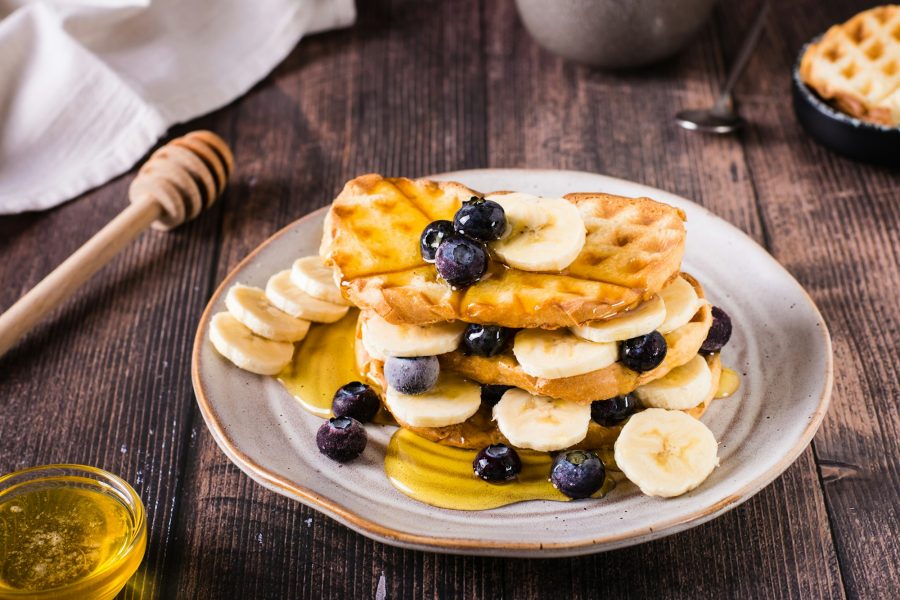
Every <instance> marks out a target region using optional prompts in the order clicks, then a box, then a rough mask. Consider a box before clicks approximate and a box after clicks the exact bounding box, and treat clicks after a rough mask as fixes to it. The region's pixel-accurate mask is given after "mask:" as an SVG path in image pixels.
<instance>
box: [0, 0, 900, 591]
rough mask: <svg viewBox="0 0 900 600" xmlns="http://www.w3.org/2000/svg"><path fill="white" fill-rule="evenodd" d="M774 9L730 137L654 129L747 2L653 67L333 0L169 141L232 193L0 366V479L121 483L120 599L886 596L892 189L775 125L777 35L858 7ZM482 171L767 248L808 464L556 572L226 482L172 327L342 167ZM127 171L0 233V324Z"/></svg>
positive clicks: (509, 22) (422, 9)
mask: <svg viewBox="0 0 900 600" xmlns="http://www.w3.org/2000/svg"><path fill="white" fill-rule="evenodd" d="M774 4H775V7H774V10H773V14H772V17H771V19H770V21H769V24H768V26H767V29H766V32H765V34H764V37H763V41H762V43H761V44H760V48H759V50H758V51H757V53H756V54H755V55H754V57H753V59H752V60H751V62H750V65H749V67H748V70H747V73H746V75H745V77H744V79H743V80H742V81H741V83H740V84H739V85H738V88H737V92H736V95H737V99H738V101H739V102H740V104H741V106H742V110H743V111H744V113H745V114H746V116H748V117H749V119H750V121H751V122H752V124H753V126H752V127H751V128H750V129H748V130H747V131H745V132H744V133H742V134H741V135H739V136H736V137H727V138H720V137H709V136H703V135H697V134H692V133H687V132H684V131H682V130H680V129H678V128H677V127H676V126H675V125H674V123H673V121H672V119H671V117H672V115H674V113H675V112H677V111H678V110H680V109H682V108H692V107H698V106H704V105H708V104H711V103H712V101H713V99H714V97H715V93H716V91H717V89H718V87H719V85H720V84H721V82H722V81H723V80H724V78H725V73H726V69H727V65H728V63H729V61H730V60H731V59H732V58H733V57H734V56H735V54H736V52H737V49H738V46H739V43H740V38H741V36H742V34H743V32H744V31H745V28H746V24H747V23H748V22H749V20H750V18H751V16H752V13H753V11H754V10H755V3H722V4H721V5H720V7H719V8H717V10H716V12H715V14H714V18H713V20H712V21H711V22H710V24H709V25H708V26H707V27H706V28H705V29H704V30H703V31H702V33H701V34H700V36H699V37H698V38H697V40H696V42H695V43H694V44H692V45H691V46H689V47H688V48H687V49H686V50H685V51H684V52H682V53H681V54H680V55H678V56H677V57H675V58H673V59H671V60H668V61H666V62H664V63H661V64H659V65H656V66H653V67H649V68H645V69H640V70H635V71H630V72H620V73H609V72H599V71H593V70H590V69H587V68H584V67H580V66H577V65H572V64H567V63H564V62H563V61H561V60H559V59H557V58H556V57H554V56H552V55H550V54H549V53H547V52H545V51H543V50H542V49H540V48H539V47H537V46H536V45H535V44H534V42H532V41H531V39H530V38H529V37H528V35H527V34H526V32H525V31H524V30H523V28H522V26H521V24H520V22H519V20H518V18H517V16H516V14H515V8H514V5H513V2H512V1H511V0H505V1H501V2H488V1H486V0H480V1H479V0H459V1H449V0H448V1H444V2H439V1H436V0H432V1H427V2H426V1H413V0H405V1H403V0H395V1H390V0H372V1H370V2H361V3H359V5H360V6H359V9H360V14H359V20H358V24H357V26H355V27H354V28H352V29H350V30H346V31H341V32H334V33H328V34H323V35H319V36H315V37H313V38H310V39H308V40H304V41H302V42H301V43H300V44H299V46H298V47H297V48H296V49H295V50H294V51H293V52H292V53H291V55H290V56H289V57H288V58H287V60H286V61H285V62H284V63H283V64H282V65H281V66H280V67H278V69H276V71H275V72H274V73H273V75H271V76H270V77H268V78H267V79H266V80H264V81H263V82H262V83H260V84H259V85H258V86H256V87H255V88H254V89H253V90H251V91H250V92H249V93H248V94H247V95H246V96H245V97H244V98H242V99H240V100H239V101H237V102H235V103H233V104H232V105H230V106H228V107H226V108H224V109H222V110H220V111H218V112H217V113H214V114H213V115H210V116H208V117H205V118H203V119H200V120H197V121H194V122H191V123H188V124H185V125H183V126H180V127H178V128H176V130H175V131H173V132H171V136H175V135H178V134H180V133H183V132H185V131H188V130H190V129H195V128H199V127H203V128H208V129H211V130H213V131H216V132H217V133H219V134H220V135H222V136H223V137H224V138H225V139H226V141H228V142H229V144H231V146H232V148H233V149H234V152H235V160H236V164H237V165H238V167H237V171H236V174H235V179H234V183H233V185H232V186H231V188H230V190H229V191H228V192H226V194H225V196H224V197H223V198H222V199H221V200H220V202H219V205H218V206H217V207H215V208H214V209H213V210H212V211H211V213H210V214H208V215H205V216H203V217H201V218H200V219H199V220H198V221H196V222H194V223H192V224H189V225H188V226H187V227H186V228H185V229H184V230H179V231H177V232H174V233H171V234H158V233H153V234H147V235H145V236H142V237H141V238H139V240H138V243H136V244H135V245H133V246H132V247H130V248H129V249H128V250H126V252H125V253H124V254H122V255H120V256H119V257H118V258H117V259H116V260H115V261H114V262H113V263H112V264H111V265H109V267H107V268H106V269H104V270H103V271H101V273H100V274H99V276H98V277H97V278H95V279H94V280H93V281H92V282H91V283H89V284H88V286H87V287H86V288H84V289H82V290H81V292H80V293H79V294H78V295H77V296H76V298H75V299H74V300H73V302H71V303H70V304H68V305H67V306H65V307H64V308H62V309H61V310H59V311H57V313H55V314H53V315H51V317H50V319H49V320H48V321H47V322H46V323H45V324H44V325H42V326H40V327H39V328H38V329H37V330H35V331H34V332H33V333H32V334H31V335H30V336H29V337H27V338H26V339H25V340H24V342H23V343H22V344H21V345H19V346H17V347H15V348H14V349H13V350H12V352H11V353H10V354H8V355H7V356H6V357H5V358H2V359H0V472H7V471H10V470H13V469H17V468H21V467H24V466H27V465H34V464H44V463H49V462H54V461H65V462H73V461H74V462H85V463H88V464H93V465H97V466H100V467H103V468H107V469H110V470H112V471H113V472H116V473H119V474H121V475H122V476H124V477H125V478H126V479H127V480H129V481H130V482H131V483H132V484H134V485H135V486H136V488H137V489H138V491H139V492H140V493H141V496H142V498H143V499H144V502H145V504H146V505H147V507H148V512H149V516H150V545H149V549H148V554H147V558H146V560H145V562H144V565H143V567H142V569H141V570H140V571H139V574H138V576H137V577H136V578H135V579H133V580H132V582H131V583H130V584H129V587H128V588H127V589H126V590H125V591H124V592H123V593H122V595H121V597H123V598H323V597H334V598H406V597H409V598H426V597H427V598H542V597H563V596H564V597H571V598H592V597H612V598H617V597H636V598H637V597H640V598H645V597H653V598H667V599H668V598H754V599H755V598H773V599H780V598H798V599H807V598H842V597H848V598H888V597H892V596H895V595H896V594H895V592H896V590H897V582H898V581H900V572H898V566H897V565H898V564H900V548H898V546H897V544H895V543H894V540H895V539H896V536H897V534H898V533H900V531H898V526H897V523H898V522H900V519H898V514H897V506H898V497H897V496H898V494H897V490H898V489H900V481H898V463H900V459H898V456H900V448H898V439H900V437H898V433H900V432H898V423H900V418H898V410H900V409H898V407H897V402H896V400H897V398H900V380H898V375H897V371H896V369H895V364H896V362H897V358H898V352H897V350H898V346H897V342H896V340H897V337H898V333H900V331H898V318H900V302H898V300H897V298H898V297H900V269H898V266H900V244H898V243H897V232H898V231H900V206H898V204H897V202H896V190H897V189H898V183H900V176H898V174H897V173H894V172H889V171H887V170H884V169H878V168H873V167H868V166H865V165H860V164H858V163H854V162H851V161H848V160H845V159H842V158H840V157H837V156H834V155H832V154H831V153H829V152H828V151H826V150H824V149H822V148H820V147H819V146H817V145H815V144H814V143H813V142H812V141H810V140H809V139H808V138H807V137H806V136H805V135H804V134H803V132H802V131H801V130H800V129H799V127H798V125H797V124H796V121H795V119H794V117H793V114H792V112H791V109H790V104H789V96H788V94H789V88H788V75H787V74H788V72H789V68H790V66H791V64H792V63H793V60H794V59H795V54H796V52H797V50H798V49H799V47H800V45H801V44H802V43H803V42H804V41H805V40H807V39H809V38H810V37H812V36H813V35H815V34H816V33H817V32H819V31H821V30H822V29H824V28H825V27H826V26H827V25H829V24H830V23H832V22H834V21H838V20H842V19H844V18H846V17H848V16H850V15H851V14H853V13H854V12H856V11H857V10H859V9H861V8H863V3H860V2H849V1H845V0H840V1H837V2H829V3H816V2H812V1H811V0H803V1H798V2H795V3H774ZM482 166H497V167H549V168H570V169H584V170H589V171H596V172H602V173H605V174H609V175H613V176H617V177H623V178H627V179H631V180H634V181H639V182H642V183H647V184H649V185H654V186H657V187H661V188H664V189H667V190H670V191H672V192H675V193H678V194H681V195H683V196H686V197H688V198H691V199H693V200H695V201H697V202H699V203H701V204H703V205H704V206H706V207H708V208H709V209H710V210H712V211H714V212H716V213H717V214H719V215H720V216H722V217H724V218H726V219H728V220H729V221H731V222H732V223H734V224H736V225H737V226H738V227H740V228H742V229H743V230H744V231H746V232H747V233H748V234H749V235H751V236H752V237H754V238H755V239H756V240H758V241H759V242H760V243H763V244H764V245H766V246H767V247H768V248H769V249H770V251H772V252H773V253H774V254H775V256H776V257H777V258H778V259H779V260H780V261H781V262H782V263H783V264H785V266H786V267H787V268H788V269H789V270H790V271H791V272H792V273H793V274H794V275H795V276H796V277H797V278H798V279H799V280H800V281H801V283H803V285H804V286H805V287H806V288H807V289H808V290H809V291H810V292H811V294H812V295H813V296H814V298H815V300H816V302H817V303H818V304H819V306H820V308H821V309H822V310H823V312H824V314H825V318H826V320H827V321H828V323H829V325H830V327H831V331H832V335H833V337H834V342H835V358H836V365H837V374H836V387H835V395H834V400H833V405H832V410H831V412H830V413H829V415H828V417H827V418H826V422H825V424H824V426H823V428H822V431H821V432H820V433H819V435H818V436H817V437H816V439H815V441H814V445H813V446H812V447H811V449H809V450H807V451H806V452H805V453H804V454H803V455H802V456H801V458H800V459H799V460H798V461H797V462H796V463H795V464H794V465H793V466H792V467H791V468H790V469H788V471H787V472H786V473H785V474H784V475H783V476H782V477H780V478H778V479H777V480H776V481H775V482H773V483H772V484H771V485H770V486H768V487H767V488H766V489H764V490H763V491H762V492H761V493H760V494H758V495H757V496H755V497H754V498H752V499H751V500H749V501H748V502H746V503H745V504H744V505H742V506H740V507H738V508H737V509H735V510H733V511H731V512H729V513H727V514H726V515H724V516H722V517H721V518H719V519H716V520H715V521H712V522H710V523H707V524H705V525H702V526H700V527H697V528H695V529H692V530H690V531H687V532H684V533H681V534H677V535H675V536H671V537H668V538H665V539H662V540H657V541H655V542H651V543H648V544H644V545H641V546H637V547H632V548H627V549H624V550H619V551H615V552H608V553H605V554H600V555H595V556H587V557H580V558H575V559H565V560H510V559H493V558H473V557H458V556H449V555H437V554H428V553H422V552H413V551H407V550H400V549H397V548H393V547H390V546H386V545H383V544H380V543H376V542H373V541H371V540H369V539H367V538H365V537H363V536H360V535H358V534H356V533H353V532H352V531H350V530H348V529H347V528H345V527H343V526H341V525H338V524H337V523H335V522H334V521H332V520H331V519H329V518H327V517H324V516H323V515H321V514H319V513H317V512H315V511H314V510H312V509H309V508H307V507H305V506H303V505H300V504H298V503H295V502H292V501H290V500H288V499H286V498H284V497H281V496H278V495H276V494H273V493H271V492H269V491H267V490H265V489H263V488H262V487H260V486H258V485H257V484H255V483H254V482H252V481H251V480H250V479H249V478H247V477H246V476H244V475H243V474H242V473H241V472H240V471H239V470H238V469H237V468H236V467H234V466H233V465H232V464H231V463H230V462H229V461H228V460H227V458H226V457H225V456H224V454H222V452H221V451H220V450H219V449H218V447H217V446H216V445H215V443H214V441H213V440H212V438H211V436H210V435H209V433H208V432H207V430H206V428H205V425H204V423H203V420H202V418H201V416H200V414H199V411H198V410H197V409H196V407H195V403H194V400H193V394H192V391H191V388H190V378H189V349H190V344H191V341H192V336H193V331H194V328H195V326H196V323H197V320H198V318H199V314H200V311H201V310H202V308H203V305H204V304H205V302H206V299H207V298H208V297H209V295H210V294H211V292H212V290H213V289H214V286H215V284H216V283H217V282H218V281H220V280H221V279H222V278H224V276H225V274H226V273H227V272H228V271H229V270H230V269H231V268H232V267H233V266H234V265H235V264H237V262H238V261H240V260H241V259H242V258H243V257H244V256H245V255H246V254H247V253H248V252H249V251H250V250H252V249H253V248H254V247H255V246H256V245H258V244H259V243H260V242H262V241H263V240H264V239H266V238H267V237H268V236H269V235H271V234H272V233H274V232H275V231H276V230H278V229H280V228H281V227H283V226H284V225H286V224H288V223H289V222H290V221H292V220H294V219H296V218H298V217H300V216H302V215H304V214H306V213H307V212H309V211H310V210H313V209H315V208H317V207H319V206H322V205H324V204H326V203H327V202H328V201H330V199H331V198H332V197H333V196H334V195H335V194H336V192H337V191H338V190H339V189H340V187H341V185H342V184H343V182H344V181H345V180H346V179H349V178H351V177H353V176H355V175H357V174H359V173H363V172H369V171H379V172H382V173H384V174H388V175H410V176H418V175H425V174H427V173H433V172H441V171H447V170H454V169H463V168H473V167H482ZM127 179H128V178H123V179H120V180H118V181H115V182H112V183H110V184H108V185H106V186H104V187H102V188H101V189H99V190H96V191H94V192H91V193H89V194H87V195H85V196H84V197H83V198H81V199H79V200H78V201H76V202H72V203H69V204H67V205H64V206H62V207H60V208H58V209H56V210H53V211H48V212H46V213H41V214H27V215H21V216H14V217H2V218H0V254H2V257H3V259H4V260H2V261H0V281H3V282H4V283H5V285H4V286H3V287H2V288H0V306H2V307H5V306H9V305H10V304H11V303H12V302H13V300H14V299H15V298H17V297H18V296H19V295H20V294H21V293H22V292H24V291H25V290H26V289H28V288H29V287H30V286H31V285H33V284H34V283H35V282H36V281H38V280H39V279H40V278H41V277H42V276H43V275H44V274H46V273H47V272H49V271H50V270H51V269H52V268H53V267H54V266H55V265H56V264H58V263H59V262H60V261H61V260H62V259H63V258H64V257H65V256H67V255H68V253H70V252H71V251H72V250H73V249H74V248H75V247H77V246H78V244H79V243H81V241H83V240H84V239H86V238H87V237H89V236H90V234H91V233H93V232H94V231H96V230H97V229H98V228H99V227H100V226H101V225H102V224H103V223H105V222H106V221H107V220H108V219H109V218H111V216H112V215H114V214H115V213H116V212H118V211H119V210H120V209H121V208H122V206H124V202H125V196H126V189H127V183H128V181H127ZM689 226H690V225H689ZM47 232H52V236H48V234H47Z"/></svg>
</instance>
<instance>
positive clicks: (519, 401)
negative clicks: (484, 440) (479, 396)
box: [494, 388, 591, 452]
mask: <svg viewBox="0 0 900 600" xmlns="http://www.w3.org/2000/svg"><path fill="white" fill-rule="evenodd" d="M494 420H495V421H497V428H498V429H499V430H500V433H502V434H503V435H504V436H506V439H508V440H509V442H510V443H511V444H512V445H513V446H516V447H518V448H531V449H532V450H540V451H542V452H550V451H551V450H562V449H563V448H568V447H569V446H572V445H574V444H577V443H578V442H580V441H581V440H583V439H584V438H585V436H586V435H587V431H588V425H589V424H590V421H591V405H590V404H578V403H577V402H572V401H570V400H557V399H555V398H550V397H549V396H534V395H532V394H529V393H528V392H526V391H524V390H520V389H518V388H513V389H511V390H507V392H506V393H505V394H503V397H502V398H501V399H500V402H498V403H497V404H496V405H495V406H494Z"/></svg>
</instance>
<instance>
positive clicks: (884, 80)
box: [800, 4, 900, 125]
mask: <svg viewBox="0 0 900 600" xmlns="http://www.w3.org/2000/svg"><path fill="white" fill-rule="evenodd" d="M800 77H801V78H802V79H803V81H804V82H805V83H806V84H807V85H809V86H810V87H812V88H813V89H815V90H816V91H817V92H818V93H819V95H820V96H822V98H825V99H826V100H831V101H833V102H834V104H835V105H837V107H838V108H839V109H841V110H842V111H844V112H846V113H849V114H851V115H853V116H855V117H858V118H860V119H863V120H866V121H871V122H873V123H880V124H882V125H900V6H898V5H893V4H892V5H887V6H878V7H876V8H872V9H869V10H866V11H863V12H861V13H859V14H857V15H855V16H854V17H853V18H851V19H850V20H849V21H847V22H846V23H843V24H840V25H835V26H833V27H831V29H829V30H828V31H827V32H826V33H825V35H824V36H822V39H820V40H819V41H818V42H816V43H813V44H810V45H809V47H808V48H807V50H806V52H805V53H804V54H803V58H802V59H801V61H800Z"/></svg>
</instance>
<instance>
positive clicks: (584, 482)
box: [550, 450, 606, 498]
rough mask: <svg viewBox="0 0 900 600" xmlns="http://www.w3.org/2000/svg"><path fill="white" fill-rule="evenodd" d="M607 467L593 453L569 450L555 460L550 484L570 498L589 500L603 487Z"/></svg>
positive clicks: (558, 455) (561, 453)
mask: <svg viewBox="0 0 900 600" xmlns="http://www.w3.org/2000/svg"><path fill="white" fill-rule="evenodd" d="M605 478H606V467H604V466H603V461H601V460H600V459H599V458H597V455H596V454H594V453H593V452H588V451H586V450H569V451H568V452H560V453H559V454H557V455H556V458H555V459H553V467H552V468H551V469H550V482H551V483H552V484H553V487H555V488H556V489H558V490H559V491H561V492H562V493H563V494H565V495H566V496H568V497H569V498H587V497H588V496H590V495H591V494H593V493H594V492H596V491H597V490H599V489H600V488H601V487H602V486H603V480H604V479H605Z"/></svg>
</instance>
